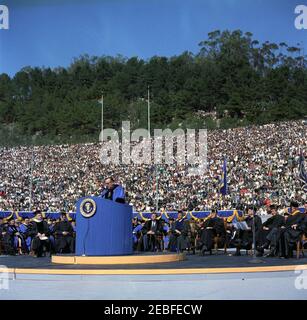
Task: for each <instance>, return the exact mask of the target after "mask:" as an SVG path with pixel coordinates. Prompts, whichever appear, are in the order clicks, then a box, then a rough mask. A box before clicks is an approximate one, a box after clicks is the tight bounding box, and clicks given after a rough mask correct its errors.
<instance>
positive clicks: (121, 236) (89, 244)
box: [76, 197, 133, 256]
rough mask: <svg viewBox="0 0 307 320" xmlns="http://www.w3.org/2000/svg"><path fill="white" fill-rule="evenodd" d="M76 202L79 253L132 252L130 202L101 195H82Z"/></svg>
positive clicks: (77, 249)
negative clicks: (117, 200) (103, 197)
mask: <svg viewBox="0 0 307 320" xmlns="http://www.w3.org/2000/svg"><path fill="white" fill-rule="evenodd" d="M76 206H77V215H76V255H77V256H82V255H86V256H119V255H129V254H132V253H133V247H132V207H131V206H129V205H127V204H121V203H117V202H113V201H111V200H105V199H102V198H100V197H85V198H81V199H80V200H79V201H78V202H77V205H76Z"/></svg>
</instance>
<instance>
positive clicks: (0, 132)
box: [0, 30, 307, 145]
mask: <svg viewBox="0 0 307 320" xmlns="http://www.w3.org/2000/svg"><path fill="white" fill-rule="evenodd" d="M306 62H307V61H306V56H304V54H303V50H302V49H301V48H300V46H299V45H298V46H297V47H292V46H288V45H287V44H286V43H280V44H275V43H270V42H265V43H261V44H260V43H259V42H258V41H257V40H254V39H253V35H252V34H251V33H243V32H242V31H239V30H237V31H234V32H230V31H224V32H221V31H214V32H211V33H209V34H208V38H207V39H206V40H204V41H202V42H200V44H199V52H198V53H197V54H192V53H190V52H184V53H182V54H181V55H179V56H173V57H170V58H166V57H159V56H154V57H152V58H151V59H149V60H146V61H145V60H142V59H139V58H138V57H132V58H124V57H122V56H117V57H108V56H101V57H90V56H88V55H83V56H81V57H79V58H78V59H75V60H74V61H73V63H72V64H71V65H70V66H69V67H68V68H62V67H59V68H56V69H50V68H36V67H25V68H23V69H22V70H20V71H19V72H18V73H17V74H16V75H15V76H14V77H13V78H10V77H9V76H8V75H6V74H1V75H0V123H1V127H0V144H1V145H6V144H20V143H57V142H81V141H93V140H98V136H99V130H100V113H101V109H100V105H99V104H98V102H97V101H98V99H100V97H101V94H102V92H104V97H105V99H104V101H105V109H104V110H105V113H104V114H105V127H112V128H115V129H117V128H118V127H119V126H120V125H121V121H123V120H130V121H131V123H132V126H133V127H134V128H136V127H138V128H140V127H147V101H146V99H147V87H148V86H150V91H151V101H152V105H151V111H152V114H151V116H152V117H151V119H152V126H151V127H152V128H165V127H170V128H175V127H178V126H181V127H183V128H184V127H189V128H199V127H204V126H206V127H207V128H215V127H216V126H219V127H223V128H227V127H231V126H238V125H249V124H260V123H267V122H273V121H281V120H289V119H299V118H302V117H303V116H306V114H307V69H306V66H307V63H306Z"/></svg>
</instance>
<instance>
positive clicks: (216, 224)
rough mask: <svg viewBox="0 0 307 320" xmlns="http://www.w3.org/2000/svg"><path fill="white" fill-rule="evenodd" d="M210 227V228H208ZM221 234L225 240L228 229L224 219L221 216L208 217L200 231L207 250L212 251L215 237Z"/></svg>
mask: <svg viewBox="0 0 307 320" xmlns="http://www.w3.org/2000/svg"><path fill="white" fill-rule="evenodd" d="M208 228H209V229H208ZM216 236H219V238H220V239H221V240H222V242H223V243H224V242H225V237H226V230H225V225H224V221H223V219H221V218H219V217H215V218H209V219H207V220H206V221H205V222H204V224H203V227H202V230H201V233H200V241H201V243H202V245H203V249H205V251H207V250H208V251H210V250H212V248H213V245H214V237H216Z"/></svg>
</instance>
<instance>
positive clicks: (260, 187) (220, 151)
mask: <svg viewBox="0 0 307 320" xmlns="http://www.w3.org/2000/svg"><path fill="white" fill-rule="evenodd" d="M306 130H307V127H306V125H305V124H304V123H303V122H302V121H289V122H282V123H276V124H268V125H261V126H251V127H244V128H235V129H229V130H213V131H209V132H208V170H207V171H206V172H205V173H204V174H203V175H201V176H189V175H187V166H186V165H175V164H174V165H161V166H159V168H158V172H159V175H158V183H157V179H156V175H157V167H155V166H154V165H148V164H142V165H136V164H131V165H124V164H120V165H114V164H113V165H103V164H101V162H100V158H99V154H100V149H101V144H100V143H87V144H78V145H49V146H20V147H14V148H7V147H5V148H4V147H2V148H0V159H1V166H0V211H1V210H14V211H18V210H19V211H21V210H22V211H27V210H29V209H30V210H34V209H38V208H39V209H40V210H42V211H44V212H48V211H49V212H50V211H61V210H64V211H66V212H74V211H75V203H76V200H77V199H79V198H80V197H82V196H85V195H95V194H97V193H99V192H100V189H101V184H102V183H103V179H104V178H105V177H107V176H114V177H116V179H117V180H118V181H117V182H119V183H121V184H122V185H123V186H124V188H125V190H126V199H127V202H128V203H130V204H131V205H133V207H134V210H136V211H151V210H152V209H153V208H155V207H156V203H157V201H156V200H157V195H158V200H159V202H158V206H159V210H178V209H183V210H195V211H201V210H207V209H209V210H210V209H211V208H213V207H216V208H220V209H231V208H240V206H243V205H248V204H252V203H253V204H256V205H258V207H261V206H264V205H267V204H268V203H269V202H271V203H275V204H278V205H281V206H286V205H287V204H288V203H289V201H290V199H293V198H296V200H297V201H299V202H303V201H304V199H306V193H305V192H304V191H303V190H302V186H301V182H300V180H299V179H298V168H299V165H298V164H299V155H300V150H306V145H307V139H306V137H307V135H306V133H307V131H306ZM224 157H226V159H227V178H228V187H229V193H228V195H226V196H223V197H221V195H220V192H219V184H220V180H221V175H222V166H223V159H224ZM157 185H158V190H156V186H157ZM31 187H32V190H30V189H31Z"/></svg>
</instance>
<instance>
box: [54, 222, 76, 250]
mask: <svg viewBox="0 0 307 320" xmlns="http://www.w3.org/2000/svg"><path fill="white" fill-rule="evenodd" d="M63 232H68V234H67V235H63ZM53 233H54V236H55V251H56V253H62V252H63V251H64V250H65V249H66V250H67V251H69V252H67V253H73V252H74V250H75V249H74V247H75V244H74V242H75V241H74V237H73V235H74V229H73V227H72V225H71V223H70V222H69V221H60V222H58V223H57V224H56V225H55V227H54V231H53Z"/></svg>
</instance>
